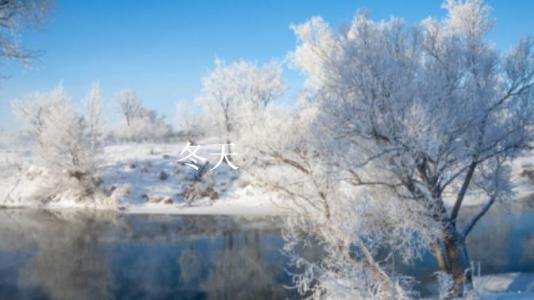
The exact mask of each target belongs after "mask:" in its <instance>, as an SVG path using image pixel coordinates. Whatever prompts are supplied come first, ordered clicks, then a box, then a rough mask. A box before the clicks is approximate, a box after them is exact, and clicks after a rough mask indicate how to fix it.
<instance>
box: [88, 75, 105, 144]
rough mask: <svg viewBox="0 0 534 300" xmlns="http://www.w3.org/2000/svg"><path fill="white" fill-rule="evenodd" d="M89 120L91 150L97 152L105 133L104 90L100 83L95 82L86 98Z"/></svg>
mask: <svg viewBox="0 0 534 300" xmlns="http://www.w3.org/2000/svg"><path fill="white" fill-rule="evenodd" d="M84 104H85V109H86V113H85V114H86V115H85V119H86V120H87V127H88V131H89V138H90V143H91V151H92V152H93V153H96V150H97V148H98V146H99V145H100V142H101V139H102V134H103V130H104V128H103V126H104V125H103V116H102V91H101V89H100V83H98V82H96V83H94V84H93V86H92V87H91V89H90V90H89V92H88V93H87V95H86V96H85V99H84Z"/></svg>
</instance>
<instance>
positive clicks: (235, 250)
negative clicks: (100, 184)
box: [0, 210, 296, 299]
mask: <svg viewBox="0 0 534 300" xmlns="http://www.w3.org/2000/svg"><path fill="white" fill-rule="evenodd" d="M275 221H276V220H273V219H272V218H258V217H256V218H253V219H246V218H240V217H223V216H147V215H119V214H115V213H102V212H99V213H82V212H75V211H72V212H62V213H57V212H54V213H52V212H46V211H40V212H38V211H29V210H1V211H0V238H1V239H0V299H20V298H26V299H110V298H111V299H114V298H117V299H166V298H167V299H286V298H290V299H294V298H296V295H295V292H294V291H293V290H288V289H286V288H285V287H284V285H288V284H290V282H291V280H290V278H289V276H288V275H287V273H286V271H285V269H284V268H285V267H284V265H285V259H284V257H283V256H281V254H280V248H281V246H282V240H281V239H280V234H279V230H278V229H277V228H276V226H275V225H274V224H276V222H275Z"/></svg>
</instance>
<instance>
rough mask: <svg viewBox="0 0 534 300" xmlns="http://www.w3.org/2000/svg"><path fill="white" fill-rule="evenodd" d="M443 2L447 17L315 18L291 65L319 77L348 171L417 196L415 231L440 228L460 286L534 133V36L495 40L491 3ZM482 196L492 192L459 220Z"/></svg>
mask: <svg viewBox="0 0 534 300" xmlns="http://www.w3.org/2000/svg"><path fill="white" fill-rule="evenodd" d="M443 7H444V8H445V9H446V10H447V12H448V14H447V16H446V17H445V18H444V19H443V20H435V19H433V18H428V19H426V20H424V21H422V22H421V23H420V24H418V25H416V26H407V25H405V24H404V22H403V21H402V20H400V19H397V18H392V19H390V20H387V21H373V20H371V19H370V18H369V17H368V16H366V15H365V14H358V15H357V16H355V18H354V19H353V21H352V23H351V24H349V25H348V26H347V27H345V28H344V29H343V30H341V31H339V32H335V31H333V30H331V29H330V27H329V26H328V25H327V24H326V23H325V22H324V21H323V20H322V19H321V18H320V17H314V18H312V19H311V20H309V21H308V22H306V23H305V24H302V25H299V26H294V27H293V28H294V31H295V33H296V35H297V37H298V46H297V48H296V50H295V51H294V52H293V54H292V62H293V64H294V66H295V67H297V68H298V69H300V70H302V71H303V72H304V73H305V74H307V76H308V80H307V92H308V95H310V96H309V98H310V100H309V101H311V102H313V103H315V104H316V105H317V106H318V113H317V116H316V118H315V119H314V121H313V122H314V125H313V126H314V127H315V128H319V129H320V130H321V131H322V134H321V137H320V139H321V144H322V145H324V147H325V148H326V149H328V150H327V151H325V152H323V153H327V154H328V155H325V156H323V159H326V162H327V164H328V165H329V166H331V168H332V169H333V172H335V173H336V174H338V176H337V180H340V181H341V182H344V183H346V184H349V185H351V186H353V187H357V188H364V189H365V190H366V191H368V192H369V193H370V194H371V195H374V199H375V200H379V199H381V200H380V201H381V202H382V203H383V205H384V209H388V207H390V206H388V205H387V204H388V203H402V204H403V205H406V204H409V205H408V206H407V207H411V205H414V206H413V207H416V208H417V210H415V211H412V210H411V209H410V210H409V211H411V216H410V221H412V222H415V224H414V227H413V228H414V229H415V230H416V231H417V233H418V235H419V236H433V234H430V233H433V232H436V231H437V232H439V233H440V234H439V235H437V236H436V238H435V240H433V241H431V242H430V243H429V244H428V247H429V248H431V249H432V250H433V252H434V254H435V257H436V259H437V262H438V264H439V266H440V269H441V270H442V271H444V272H445V273H448V274H450V275H451V276H452V279H453V286H452V287H451V289H450V293H451V294H452V295H461V294H462V293H463V289H464V287H465V286H467V287H469V286H470V285H471V271H470V270H469V256H468V253H467V249H466V247H465V240H466V238H467V237H468V235H469V233H470V231H471V230H472V229H473V227H474V226H475V225H476V223H477V222H478V220H479V219H480V218H481V217H483V216H484V214H485V213H486V212H487V211H488V210H489V209H490V207H491V206H492V205H493V203H495V202H496V201H504V200H508V199H510V198H511V196H512V192H511V184H510V175H509V169H510V167H509V162H510V161H511V160H512V159H514V157H516V156H517V155H519V154H520V153H521V152H522V151H523V150H525V149H527V148H528V146H529V143H532V141H533V131H532V126H533V125H534V100H533V99H534V98H533V96H534V92H533V89H532V87H533V84H534V81H533V78H534V52H533V41H532V39H528V38H527V39H523V40H521V41H520V42H519V44H518V45H517V46H515V47H514V48H513V49H511V50H510V51H509V52H508V53H505V54H501V53H499V52H498V51H497V50H496V49H495V48H494V47H493V46H492V45H491V44H490V43H488V42H487V41H486V39H485V36H486V34H487V32H488V31H489V30H490V28H491V22H490V18H489V10H490V9H489V8H488V6H487V5H485V4H484V3H483V1H481V0H468V1H454V0H450V1H446V2H445V3H444V5H443ZM318 155H321V154H318ZM471 197H472V198H475V197H476V198H481V197H485V198H486V200H485V203H484V205H482V207H481V208H480V211H479V212H478V214H477V215H476V216H475V217H474V218H473V219H472V220H470V221H469V222H468V223H467V225H466V226H465V227H463V228H460V227H459V225H458V223H457V219H458V215H459V214H460V212H461V207H462V205H463V204H464V203H465V201H467V200H466V199H468V198H471ZM371 198H373V197H371ZM391 209H395V208H391ZM406 219H408V218H406ZM387 220H388V219H384V220H383V221H384V222H387ZM392 225H393V228H395V227H396V226H402V222H399V223H396V224H392Z"/></svg>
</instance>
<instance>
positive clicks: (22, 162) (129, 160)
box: [0, 141, 280, 214]
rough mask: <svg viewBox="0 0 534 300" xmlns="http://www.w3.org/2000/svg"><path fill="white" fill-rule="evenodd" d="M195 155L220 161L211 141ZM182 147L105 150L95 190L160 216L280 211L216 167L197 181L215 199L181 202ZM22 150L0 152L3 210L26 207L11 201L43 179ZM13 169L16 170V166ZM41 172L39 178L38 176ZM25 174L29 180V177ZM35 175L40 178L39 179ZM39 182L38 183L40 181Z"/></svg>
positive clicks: (189, 178) (65, 204) (55, 204)
mask: <svg viewBox="0 0 534 300" xmlns="http://www.w3.org/2000/svg"><path fill="white" fill-rule="evenodd" d="M200 145H201V147H200V150H199V151H198V153H197V154H198V155H200V156H202V157H205V158H208V160H209V161H210V163H211V165H210V167H213V166H215V164H216V163H217V161H218V160H219V158H220V152H221V149H220V148H221V146H220V145H217V144H215V143H211V141H203V143H201V144H200ZM184 147H185V144H152V143H143V144H123V145H110V146H106V147H104V148H103V150H102V152H101V153H100V154H99V166H100V167H99V170H98V175H99V177H100V178H101V179H102V184H101V187H102V188H103V189H104V190H108V191H112V190H118V189H122V190H123V191H124V192H123V194H124V195H121V199H120V200H119V205H118V208H120V209H122V210H124V211H125V212H129V213H163V214H277V213H280V209H279V208H278V206H277V205H273V201H271V200H272V199H271V197H269V196H268V195H265V194H264V193H262V192H261V191H260V190H259V189H257V188H255V187H253V186H252V185H250V184H248V183H247V181H246V180H243V179H242V178H239V176H238V175H239V170H237V171H236V170H233V169H232V168H230V167H229V166H228V165H227V164H225V163H222V164H221V165H220V166H218V167H217V168H215V169H214V170H213V171H211V172H208V173H207V175H206V176H205V177H204V179H203V181H207V183H202V184H212V185H213V192H214V193H215V196H212V197H211V198H213V199H211V198H210V197H199V198H198V199H196V200H195V201H193V202H191V203H186V202H187V201H186V197H185V194H186V193H187V190H188V189H190V188H191V185H192V184H193V177H194V175H195V173H196V171H195V169H193V168H192V167H190V166H188V165H186V164H184V163H183V162H179V160H180V159H181V158H183V157H184V156H185V155H186V153H184V154H180V153H181V152H182V150H183V149H184ZM28 155H29V152H28V151H22V150H20V149H19V150H13V149H10V150H4V151H3V152H2V153H1V154H0V157H2V159H3V161H2V173H1V174H0V176H2V179H3V180H1V183H0V201H2V200H5V199H6V196H8V195H9V197H8V198H9V199H11V201H5V202H4V203H3V204H4V205H5V206H32V205H34V204H33V203H35V201H34V199H32V200H31V201H23V200H21V201H17V200H15V201H13V200H12V199H13V198H14V199H22V198H24V199H26V198H28V195H30V194H34V193H35V190H37V189H38V188H39V185H42V181H44V180H46V177H47V176H48V175H47V174H46V173H42V170H37V171H36V170H34V169H35V168H30V169H31V171H30V172H26V170H28V167H29V166H30V165H31V163H30V162H29V159H28V157H29V156H28ZM17 164H19V166H17ZM39 172H41V173H39ZM29 174H31V176H30V175H29ZM39 174H41V176H39ZM36 177H37V178H36ZM40 177H44V178H40ZM72 207H93V208H108V207H106V206H98V205H97V206H95V205H92V204H90V203H89V204H88V203H82V202H79V201H75V200H72V201H71V200H70V199H69V197H68V194H67V195H66V197H62V198H61V201H51V202H50V203H48V204H47V208H72Z"/></svg>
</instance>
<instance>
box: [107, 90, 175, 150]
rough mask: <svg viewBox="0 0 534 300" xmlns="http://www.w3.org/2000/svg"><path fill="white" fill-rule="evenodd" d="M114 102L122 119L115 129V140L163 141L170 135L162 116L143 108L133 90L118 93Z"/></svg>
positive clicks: (169, 129)
mask: <svg viewBox="0 0 534 300" xmlns="http://www.w3.org/2000/svg"><path fill="white" fill-rule="evenodd" d="M115 100H116V101H117V103H118V105H119V107H120V111H121V114H122V117H123V118H122V120H121V121H120V123H119V124H118V126H117V128H115V131H114V135H115V138H118V139H123V140H129V141H142V140H153V139H163V138H166V137H168V136H169V135H170V134H171V127H170V126H169V125H168V124H167V123H166V122H165V118H164V116H160V115H158V113H157V112H156V111H154V110H149V109H147V108H145V107H143V106H142V105H141V103H140V102H139V100H138V98H137V95H136V94H135V92H134V91H133V90H131V89H125V90H122V91H120V92H119V93H118V94H117V95H115Z"/></svg>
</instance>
